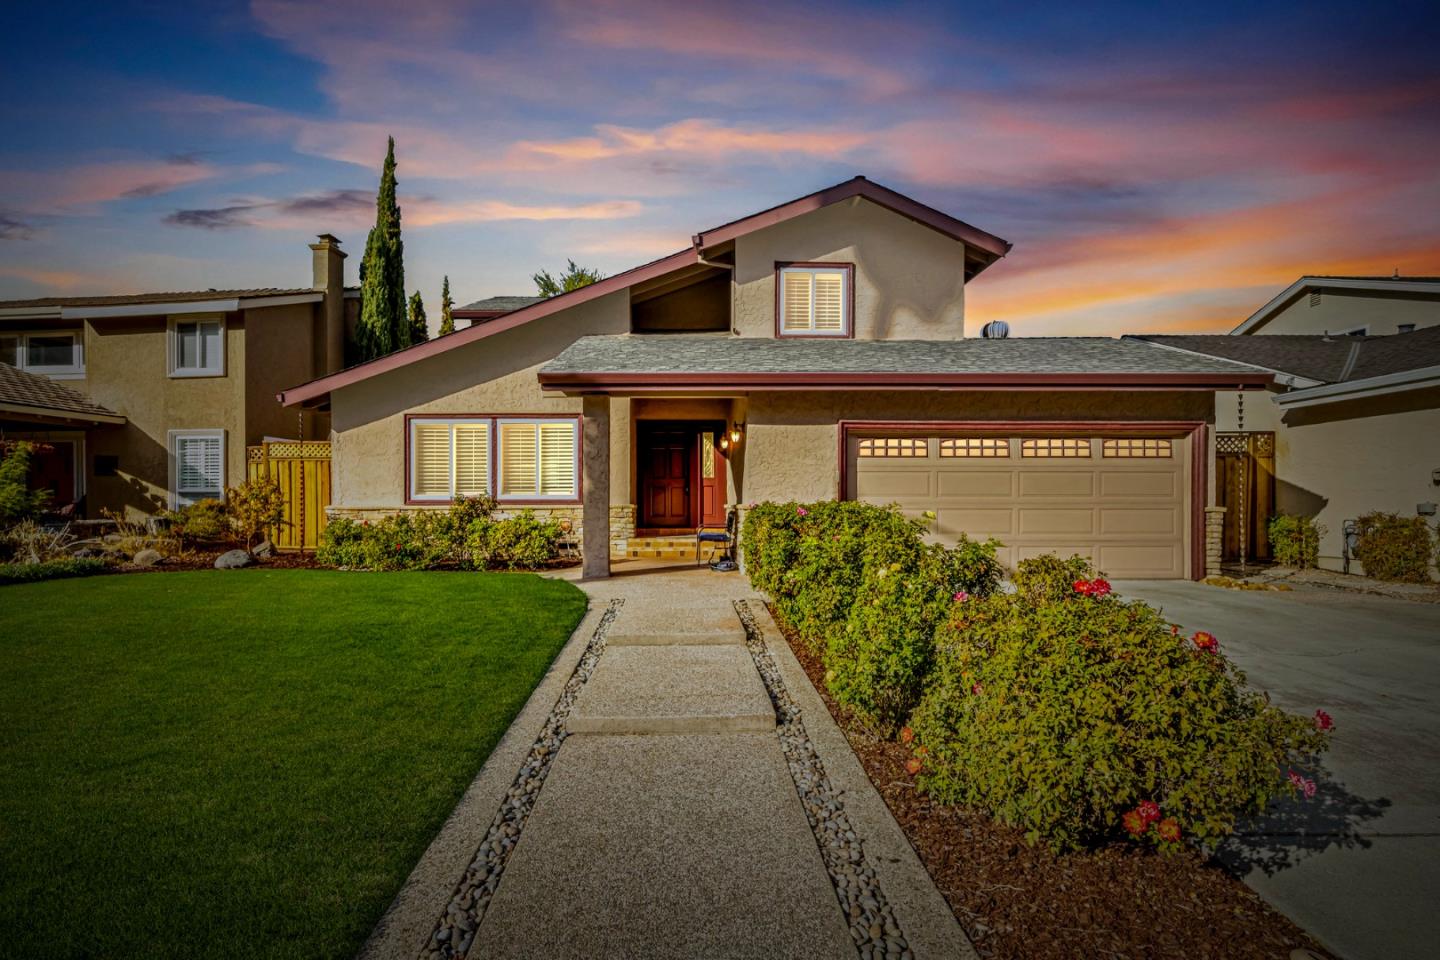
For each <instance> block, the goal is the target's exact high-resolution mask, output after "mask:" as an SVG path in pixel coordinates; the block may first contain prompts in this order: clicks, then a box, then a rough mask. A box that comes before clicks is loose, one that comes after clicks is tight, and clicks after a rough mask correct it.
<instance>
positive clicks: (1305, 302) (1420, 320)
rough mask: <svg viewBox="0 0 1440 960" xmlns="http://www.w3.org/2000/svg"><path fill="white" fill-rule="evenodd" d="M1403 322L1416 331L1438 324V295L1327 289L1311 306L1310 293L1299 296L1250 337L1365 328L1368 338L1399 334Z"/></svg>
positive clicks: (1439, 302)
mask: <svg viewBox="0 0 1440 960" xmlns="http://www.w3.org/2000/svg"><path fill="white" fill-rule="evenodd" d="M1402 323H1413V324H1415V328H1416V329H1417V330H1418V329H1421V328H1423V327H1433V326H1435V325H1436V324H1440V293H1437V294H1435V295H1433V296H1426V295H1424V294H1417V293H1403V294H1402V293H1393V292H1386V291H1384V290H1340V289H1335V288H1330V287H1326V288H1324V289H1322V290H1321V292H1320V297H1319V300H1318V302H1316V303H1315V304H1314V305H1313V306H1312V305H1311V297H1310V296H1309V294H1308V293H1302V294H1301V295H1300V296H1299V297H1296V298H1295V299H1294V300H1292V301H1291V302H1290V303H1288V304H1286V305H1285V306H1284V307H1283V308H1281V310H1280V311H1279V312H1278V313H1276V314H1275V316H1273V317H1271V318H1270V319H1269V320H1267V321H1266V322H1265V323H1263V324H1261V325H1260V326H1258V327H1256V328H1255V329H1254V330H1252V331H1251V334H1252V335H1256V334H1259V335H1263V334H1274V333H1324V332H1325V331H1327V330H1328V331H1330V332H1331V333H1348V332H1349V331H1351V330H1354V329H1355V328H1357V327H1365V328H1366V333H1368V334H1369V335H1370V336H1389V335H1390V334H1392V333H1399V332H1400V331H1399V326H1400V324H1402Z"/></svg>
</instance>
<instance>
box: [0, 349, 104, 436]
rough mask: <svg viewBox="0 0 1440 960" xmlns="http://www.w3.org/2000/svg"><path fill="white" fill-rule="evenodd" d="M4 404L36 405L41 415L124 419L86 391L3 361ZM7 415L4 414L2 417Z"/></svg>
mask: <svg viewBox="0 0 1440 960" xmlns="http://www.w3.org/2000/svg"><path fill="white" fill-rule="evenodd" d="M0 404H3V405H6V406H11V407H26V408H33V410H34V412H35V414H36V415H37V416H49V417H72V418H73V419H77V420H93V419H97V418H98V419H102V420H105V421H112V422H113V421H123V420H124V418H123V417H121V416H120V414H118V413H116V412H115V411H113V410H107V409H106V408H105V407H102V406H100V404H98V403H95V402H94V401H93V400H91V399H90V398H89V397H87V396H85V395H84V394H82V393H78V392H77V391H74V390H71V389H70V388H69V387H67V386H64V385H63V384H59V383H56V382H55V381H54V380H51V379H50V378H49V377H42V376H40V375H39V374H35V373H29V372H27V371H25V370H19V369H16V368H15V367H12V366H10V364H8V363H0ZM4 416H6V414H5V413H0V418H3V417H4Z"/></svg>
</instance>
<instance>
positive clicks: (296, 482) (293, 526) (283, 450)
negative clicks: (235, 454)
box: [245, 440, 330, 552]
mask: <svg viewBox="0 0 1440 960" xmlns="http://www.w3.org/2000/svg"><path fill="white" fill-rule="evenodd" d="M245 476H246V477H247V478H249V479H251V480H253V479H256V478H257V477H270V478H272V479H274V480H275V482H276V483H278V484H280V492H281V493H283V494H284V495H285V520H284V521H283V522H282V523H281V525H280V526H279V527H278V528H277V529H275V530H271V531H270V534H269V536H270V542H271V543H273V544H275V547H276V549H278V550H283V551H287V552H291V551H306V550H314V549H315V547H316V546H317V545H318V544H319V543H320V531H322V530H324V529H325V508H326V507H328V506H330V442H329V441H328V440H283V441H282V440H276V441H271V442H269V443H262V444H259V445H258V446H253V447H247V448H246V451H245Z"/></svg>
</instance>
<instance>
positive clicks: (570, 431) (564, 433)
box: [540, 420, 575, 497]
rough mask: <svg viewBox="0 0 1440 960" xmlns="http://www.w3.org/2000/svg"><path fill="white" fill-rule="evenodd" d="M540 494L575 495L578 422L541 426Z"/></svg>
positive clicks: (543, 424)
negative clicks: (576, 431)
mask: <svg viewBox="0 0 1440 960" xmlns="http://www.w3.org/2000/svg"><path fill="white" fill-rule="evenodd" d="M540 495H541V496H542V497H562V496H568V497H573V496H574V495H575V423H574V421H571V420H561V421H557V422H555V423H542V424H540Z"/></svg>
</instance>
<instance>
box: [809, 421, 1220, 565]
mask: <svg viewBox="0 0 1440 960" xmlns="http://www.w3.org/2000/svg"><path fill="white" fill-rule="evenodd" d="M839 426H840V429H839V430H838V431H837V434H838V436H837V438H836V439H837V444H836V452H835V461H836V464H837V466H838V467H839V471H838V474H837V475H838V476H839V478H840V485H839V487H838V488H837V490H836V491H835V499H836V500H844V499H845V490H846V489H847V487H848V486H849V483H848V481H849V476H848V472H849V460H850V458H849V456H848V450H849V445H850V435H851V434H852V433H872V432H876V431H883V432H885V433H899V434H927V435H928V434H934V433H941V434H943V433H966V434H975V435H984V434H996V433H1003V434H1007V435H1010V436H1025V435H1027V434H1031V435H1033V434H1041V433H1046V434H1057V433H1058V434H1062V435H1063V434H1083V435H1088V436H1094V435H1099V434H1114V435H1120V436H1123V435H1126V434H1145V433H1173V434H1179V435H1180V436H1181V438H1182V439H1184V438H1187V437H1188V439H1189V441H1190V579H1192V580H1203V579H1204V578H1205V506H1206V503H1207V491H1208V489H1209V484H1208V477H1209V473H1210V458H1209V453H1210V444H1209V430H1208V425H1207V424H1206V423H1205V421H1203V420H841V421H840V423H839Z"/></svg>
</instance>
